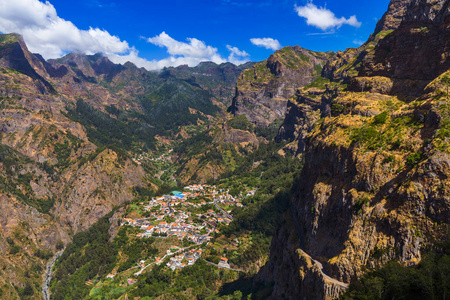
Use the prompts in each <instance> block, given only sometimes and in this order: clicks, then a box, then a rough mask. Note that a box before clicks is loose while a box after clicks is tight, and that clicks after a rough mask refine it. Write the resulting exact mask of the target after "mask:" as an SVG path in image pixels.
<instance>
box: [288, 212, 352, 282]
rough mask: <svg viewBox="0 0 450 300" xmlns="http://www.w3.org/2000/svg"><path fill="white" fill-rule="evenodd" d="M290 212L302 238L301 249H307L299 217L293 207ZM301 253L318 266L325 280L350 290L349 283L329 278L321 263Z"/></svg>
mask: <svg viewBox="0 0 450 300" xmlns="http://www.w3.org/2000/svg"><path fill="white" fill-rule="evenodd" d="M290 211H291V215H292V219H293V220H294V224H295V229H296V231H297V234H298V236H299V237H300V247H301V248H305V240H304V238H303V235H302V232H301V229H300V224H299V222H298V220H297V217H296V216H295V212H294V211H293V209H292V207H291V208H290ZM300 251H302V252H303V254H305V255H306V256H307V257H308V258H309V259H311V260H312V261H313V262H314V264H315V265H316V267H317V269H318V270H319V272H320V274H322V276H323V278H325V279H326V280H328V281H330V282H332V283H334V284H336V285H338V286H340V287H341V288H343V289H348V286H349V284H348V283H345V282H342V281H339V280H336V279H334V278H332V277H330V276H328V275H327V274H325V273H324V272H323V266H322V263H320V262H319V261H317V260H315V259H314V258H312V257H311V256H310V255H309V254H308V253H306V252H305V251H303V250H302V249H300Z"/></svg>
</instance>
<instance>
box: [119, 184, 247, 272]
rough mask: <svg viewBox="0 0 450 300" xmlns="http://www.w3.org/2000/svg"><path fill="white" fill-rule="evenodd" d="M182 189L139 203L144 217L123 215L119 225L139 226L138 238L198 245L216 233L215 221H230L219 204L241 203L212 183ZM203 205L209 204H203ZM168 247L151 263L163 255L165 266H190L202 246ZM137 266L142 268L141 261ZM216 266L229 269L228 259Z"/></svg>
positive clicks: (158, 261) (239, 205)
mask: <svg viewBox="0 0 450 300" xmlns="http://www.w3.org/2000/svg"><path fill="white" fill-rule="evenodd" d="M183 191H184V192H179V191H172V192H171V193H170V194H169V195H164V196H160V197H153V198H152V199H150V200H149V201H148V202H141V203H140V204H141V205H143V209H144V212H143V214H144V215H145V216H146V217H145V218H138V219H132V218H124V219H123V220H122V223H121V225H129V226H133V227H139V228H140V229H141V232H139V233H137V235H136V236H137V237H139V238H147V237H177V238H178V239H180V240H184V239H187V240H189V241H191V242H193V243H195V244H197V245H199V244H202V243H204V242H208V241H210V240H211V239H212V235H213V234H214V233H216V232H218V230H217V229H216V227H217V226H218V225H219V224H223V225H228V224H229V223H230V222H231V221H232V219H233V217H232V216H231V215H230V213H229V211H225V210H224V209H223V208H222V207H223V206H227V207H230V206H237V207H242V206H243V205H242V203H241V199H240V197H233V196H232V195H230V194H229V192H228V190H222V189H218V188H217V187H216V186H211V185H206V184H194V185H189V186H186V187H185V188H184V189H183ZM250 193H254V191H250ZM247 194H248V193H247ZM241 196H243V197H245V196H247V195H246V194H244V195H241ZM219 204H220V206H219ZM204 205H209V207H203V206H204ZM221 206H222V207H221ZM211 208H213V209H211ZM171 249H172V250H168V253H167V254H166V255H165V256H164V257H163V258H161V257H156V258H155V259H156V260H155V262H154V263H156V264H161V263H162V262H163V261H164V259H165V258H166V257H169V256H171V257H170V260H169V262H168V263H167V266H168V267H170V268H171V269H172V270H175V269H179V268H183V267H185V266H189V265H193V264H194V263H195V261H196V260H197V259H199V258H200V257H201V254H202V249H192V250H189V251H187V252H185V249H184V248H178V247H176V246H173V247H172V248H171ZM172 251H175V252H172ZM140 265H142V267H143V268H145V266H144V262H143V261H142V262H141V263H140ZM218 266H219V267H224V268H229V264H228V260H227V259H226V258H225V257H223V258H222V259H221V261H220V263H219V264H218Z"/></svg>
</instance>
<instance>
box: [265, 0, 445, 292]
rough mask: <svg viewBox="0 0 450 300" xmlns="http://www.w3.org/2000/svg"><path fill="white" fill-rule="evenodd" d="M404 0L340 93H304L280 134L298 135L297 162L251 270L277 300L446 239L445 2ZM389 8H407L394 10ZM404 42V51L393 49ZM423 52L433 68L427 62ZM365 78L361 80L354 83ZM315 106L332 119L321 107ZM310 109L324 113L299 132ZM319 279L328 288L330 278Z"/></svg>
mask: <svg viewBox="0 0 450 300" xmlns="http://www.w3.org/2000/svg"><path fill="white" fill-rule="evenodd" d="M409 2H410V3H409ZM402 3H403V2H402V1H392V2H391V5H390V9H392V8H395V9H396V11H388V13H387V14H386V15H385V19H388V18H387V17H386V16H395V15H397V16H400V15H401V16H403V17H402V18H403V22H401V24H399V22H397V21H396V22H393V24H394V25H393V27H396V26H397V25H398V27H397V29H395V30H393V31H392V32H385V31H380V32H379V33H378V34H377V35H376V36H378V37H380V36H381V35H384V37H382V38H379V39H378V42H377V43H375V44H376V45H375V44H373V45H372V47H373V48H372V47H371V46H370V45H368V44H365V46H364V50H363V51H362V52H360V53H363V52H365V53H364V55H363V56H362V57H360V58H361V62H362V63H361V69H360V70H359V76H356V75H355V76H356V77H354V78H351V80H349V81H350V84H349V87H348V89H347V90H345V89H344V87H345V86H344V87H342V86H341V87H340V88H339V87H338V89H337V90H336V92H335V93H334V95H332V96H330V97H329V98H327V94H330V85H331V84H333V83H330V82H328V83H327V84H328V86H327V87H326V88H325V89H323V91H324V92H323V94H322V95H321V98H320V99H321V100H320V101H319V100H318V101H316V102H315V105H314V102H312V101H311V100H310V99H309V98H308V96H307V95H308V94H309V95H311V94H312V92H308V90H309V89H311V88H312V87H307V88H305V89H304V90H301V91H300V92H299V94H298V96H297V99H296V102H300V101H301V103H297V104H296V105H295V106H294V105H292V108H291V111H292V115H291V114H288V117H289V118H291V119H292V118H298V119H297V120H294V121H293V122H291V123H292V124H293V126H291V127H290V128H292V127H294V129H291V130H287V129H289V126H287V124H286V122H285V125H284V128H285V129H286V130H285V131H284V133H289V132H290V134H291V135H290V136H292V134H293V135H294V138H295V135H297V136H301V139H299V140H301V142H302V143H303V145H304V150H305V152H304V159H305V166H304V169H303V171H302V175H301V178H300V181H299V183H298V187H297V188H296V194H295V196H294V198H293V199H292V203H291V210H290V211H289V212H288V213H287V215H286V217H285V222H284V223H283V225H282V226H281V227H280V228H279V230H278V233H277V235H276V236H275V237H274V239H273V242H272V246H271V255H270V259H269V262H268V264H267V265H266V266H265V267H264V268H263V269H262V270H261V272H260V273H259V274H258V280H260V281H263V282H265V283H272V284H273V287H274V288H273V292H272V298H273V299H296V298H299V297H300V298H306V299H313V298H314V299H331V298H334V297H337V296H339V294H340V293H342V291H343V290H345V284H348V283H350V282H351V281H352V280H353V279H355V278H357V277H358V276H360V275H361V274H362V273H364V271H365V270H366V269H367V268H372V267H376V266H380V265H383V264H385V263H386V262H388V261H389V260H392V259H394V260H398V261H400V262H402V263H404V264H406V265H411V264H417V263H418V262H419V261H420V259H421V256H422V254H423V252H424V251H425V249H427V248H428V247H429V246H430V245H432V244H434V243H436V242H438V241H440V240H442V239H444V238H447V237H448V230H449V226H450V224H449V219H448V216H449V215H450V194H449V192H448V189H447V188H446V186H447V185H448V183H449V178H450V156H449V153H450V150H449V149H450V144H449V141H450V136H449V134H448V120H449V119H448V118H449V116H450V112H449V107H450V106H449V98H448V97H449V96H448V88H449V85H450V79H449V78H450V77H449V76H450V72H449V71H448V69H449V66H448V60H447V55H446V54H448V50H446V49H447V48H446V47H447V40H448V38H446V41H444V40H441V39H440V37H441V36H443V37H446V36H447V35H448V33H449V29H448V28H449V27H448V24H449V23H448V20H449V19H448V17H446V16H447V15H448V12H449V7H448V4H449V3H448V1H408V2H404V3H403V4H402ZM397 4H400V6H401V8H402V9H403V8H405V10H404V11H403V10H401V12H398V11H400V10H399V9H400V6H398V5H397ZM404 5H406V6H404ZM397 10H398V11H397ZM395 18H397V17H395ZM412 20H416V23H414V22H412ZM421 22H423V23H421ZM417 24H422V25H420V26H423V25H424V24H426V26H427V28H428V29H423V31H424V33H420V34H424V35H426V36H427V37H428V38H431V39H432V41H431V42H430V43H431V46H430V49H428V50H427V51H429V52H427V53H428V54H426V53H425V52H424V51H425V47H421V46H419V45H418V44H416V41H418V40H421V38H420V37H419V36H416V34H419V33H417V32H415V31H416V30H412V31H411V29H412V27H411V26H416V25H417ZM383 26H384V25H383ZM383 26H379V27H380V28H384V27H383ZM393 27H389V28H393ZM377 28H378V27H377ZM414 28H417V27H414ZM375 38H376V37H375ZM403 38H405V39H404V40H402V41H403V42H402V46H401V47H400V44H396V43H395V42H394V41H395V40H397V39H403ZM372 39H373V37H372ZM370 43H371V42H369V44H370ZM388 45H390V46H391V47H392V48H391V49H390V51H387V50H386V47H387V46H388ZM386 53H389V54H386ZM400 53H401V54H400ZM401 55H403V58H402V59H401V58H400V57H401ZM424 55H425V56H424ZM424 57H430V63H431V64H432V66H425V64H428V60H426V59H424ZM437 57H439V59H438V58H437ZM420 58H421V59H420ZM418 65H419V66H418ZM420 66H422V67H423V70H420V71H419V68H420ZM398 79H402V80H404V81H403V82H402V83H401V85H399V86H396V88H395V89H392V88H382V87H384V84H385V83H386V84H388V83H389V82H395V83H397V82H396V80H398ZM405 80H409V81H408V84H407V85H405ZM361 82H364V83H366V84H367V85H366V86H363V87H362V88H361V85H356V84H355V83H358V84H360V83H361ZM414 83H416V84H415V85H414ZM420 83H421V84H422V85H421V84H420ZM355 86H357V88H355ZM375 87H379V88H378V89H377V88H375ZM413 88H414V89H413ZM407 89H409V90H410V92H409V93H408V94H407V96H408V97H405V92H406V90H407ZM323 99H327V101H329V102H328V103H329V105H330V111H328V112H327V111H325V110H324V108H320V104H319V103H323ZM292 102H293V104H294V100H292ZM311 108H316V109H317V111H318V114H320V115H321V117H322V118H321V119H320V120H319V121H318V122H315V123H314V125H315V126H307V124H309V123H310V120H311V118H312V117H311V113H310V112H311ZM307 114H309V115H307ZM305 115H307V117H305ZM302 124H303V125H304V126H307V127H308V128H310V129H309V130H310V133H309V134H303V132H304V127H302V126H303V125H302ZM311 127H313V128H311ZM288 136H289V135H288ZM293 235H295V236H296V237H295V238H294V237H292V236H293ZM295 239H296V240H295ZM305 254H307V256H308V255H309V256H310V258H311V261H308V260H307V259H306V258H305ZM307 256H306V257H307ZM315 261H317V262H319V263H320V264H321V265H322V266H323V271H322V272H320V271H318V270H320V265H319V264H316V263H314V262H315ZM327 276H329V277H331V278H332V279H333V280H334V281H333V280H332V281H329V280H328V281H329V283H326V281H327V280H324V278H325V279H327V278H328V277H327ZM328 279H329V278H328ZM306 282H308V284H307V285H306V284H305V283H306Z"/></svg>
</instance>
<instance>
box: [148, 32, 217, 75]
mask: <svg viewBox="0 0 450 300" xmlns="http://www.w3.org/2000/svg"><path fill="white" fill-rule="evenodd" d="M147 41H148V42H149V43H152V44H154V45H156V46H159V47H162V48H167V53H169V54H170V55H171V56H170V57H168V58H166V59H163V60H161V61H160V62H164V63H165V64H167V65H165V66H178V65H180V64H187V65H189V66H195V65H197V64H199V63H200V62H202V61H212V62H215V63H217V64H220V63H224V62H226V60H225V59H223V58H222V57H221V56H220V54H219V53H218V50H217V48H214V47H211V46H207V45H206V44H205V43H204V42H203V41H200V40H198V39H196V38H187V41H188V43H185V42H180V41H177V40H175V39H173V38H172V37H170V36H169V35H168V34H167V33H165V32H164V31H163V32H162V33H161V34H160V35H157V36H155V37H152V38H148V39H147Z"/></svg>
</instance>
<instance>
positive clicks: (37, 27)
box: [0, 0, 244, 70]
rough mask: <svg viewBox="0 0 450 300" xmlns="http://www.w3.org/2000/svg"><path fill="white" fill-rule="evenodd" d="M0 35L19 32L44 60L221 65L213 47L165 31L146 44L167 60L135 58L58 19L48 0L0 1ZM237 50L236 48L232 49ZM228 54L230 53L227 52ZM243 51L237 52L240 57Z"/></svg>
mask: <svg viewBox="0 0 450 300" xmlns="http://www.w3.org/2000/svg"><path fill="white" fill-rule="evenodd" d="M0 32H3V33H12V32H15V33H19V34H21V35H22V36H23V38H24V40H25V42H26V43H27V46H28V48H29V50H30V51H31V52H34V53H39V54H41V55H42V56H43V57H44V58H46V59H49V58H57V57H61V56H63V55H65V54H67V53H68V52H71V51H80V52H84V53H86V54H94V53H98V52H100V53H103V54H104V55H105V56H107V57H109V58H110V59H111V61H113V62H115V63H122V64H123V63H125V62H127V61H130V62H132V63H134V64H135V65H137V66H138V67H144V68H146V69H148V70H159V69H162V68H164V67H167V66H179V65H182V64H188V65H189V66H195V65H197V64H198V63H200V62H202V61H206V60H209V61H213V62H215V63H223V62H225V61H227V60H226V59H224V58H222V57H221V56H220V55H219V53H218V50H217V48H214V47H212V46H208V45H206V44H205V43H204V42H203V41H200V40H198V39H195V38H188V39H187V43H186V42H179V41H176V40H175V39H173V38H171V37H170V36H169V35H168V34H166V33H165V32H162V33H161V34H160V35H158V36H155V37H153V38H149V39H148V42H150V43H152V44H154V45H157V46H160V47H164V48H167V52H168V54H169V57H167V58H165V59H162V60H151V61H150V60H146V59H144V58H142V57H139V51H138V50H137V49H135V48H134V47H131V46H130V45H129V44H128V42H127V41H123V40H121V39H120V38H119V37H117V36H114V35H111V34H110V33H109V32H108V31H106V30H103V29H99V28H89V29H88V30H82V29H79V28H77V27H76V26H75V25H74V24H73V23H72V22H70V21H67V20H64V19H62V18H60V17H59V16H58V14H57V12H56V9H55V7H54V6H53V5H52V4H51V3H50V2H48V1H46V2H45V3H44V2H41V1H39V0H14V1H12V0H0ZM236 49H237V48H236ZM230 51H231V50H230ZM242 53H244V52H241V54H242ZM236 56H238V57H239V56H240V57H242V55H239V54H238V53H237V52H233V51H231V54H230V57H229V58H230V60H233V61H234V62H240V60H239V59H236Z"/></svg>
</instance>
